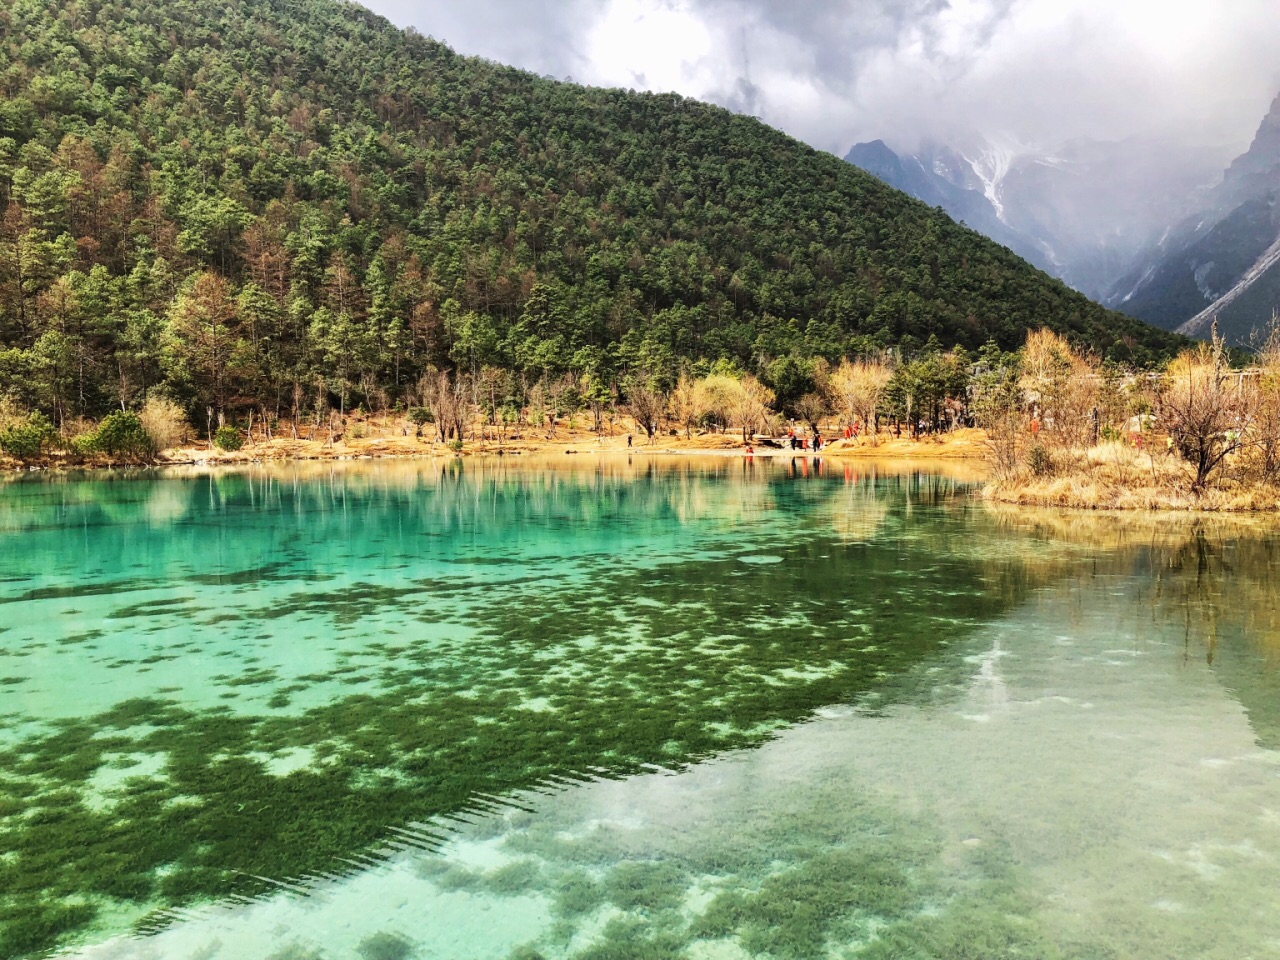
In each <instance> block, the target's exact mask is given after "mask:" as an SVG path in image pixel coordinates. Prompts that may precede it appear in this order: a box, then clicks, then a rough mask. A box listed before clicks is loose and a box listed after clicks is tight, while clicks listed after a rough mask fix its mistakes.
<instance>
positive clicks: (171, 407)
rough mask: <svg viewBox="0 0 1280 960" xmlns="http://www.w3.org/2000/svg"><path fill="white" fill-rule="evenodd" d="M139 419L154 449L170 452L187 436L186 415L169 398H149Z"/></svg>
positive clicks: (139, 414)
mask: <svg viewBox="0 0 1280 960" xmlns="http://www.w3.org/2000/svg"><path fill="white" fill-rule="evenodd" d="M138 419H140V420H141V421H142V428H143V429H144V430H146V431H147V436H148V437H150V438H151V446H152V449H155V450H168V449H170V448H172V447H176V446H178V444H180V443H182V441H183V440H184V439H185V438H186V436H187V418H186V415H185V414H184V413H183V412H182V407H180V406H179V405H178V404H176V403H174V402H173V401H172V400H170V399H169V398H168V397H164V396H154V397H148V398H147V402H146V403H145V404H143V407H142V410H141V411H140V412H139V413H138Z"/></svg>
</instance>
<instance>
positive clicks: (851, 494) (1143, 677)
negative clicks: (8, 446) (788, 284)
mask: <svg viewBox="0 0 1280 960" xmlns="http://www.w3.org/2000/svg"><path fill="white" fill-rule="evenodd" d="M866 469H867V468H864V467H859V468H857V469H856V472H855V470H854V469H852V468H850V469H848V470H846V468H844V467H840V468H839V469H837V470H836V471H834V472H829V468H824V471H823V474H822V475H818V474H816V473H815V472H814V471H812V470H810V471H809V473H810V475H809V476H808V477H805V476H803V475H796V474H793V472H792V470H791V469H790V466H789V464H787V463H779V464H767V463H765V464H756V465H755V466H754V467H748V466H746V465H744V464H743V463H741V462H739V461H727V460H720V461H714V462H709V463H707V462H703V463H698V462H690V461H679V462H675V463H671V464H664V465H659V466H656V467H655V466H652V465H648V464H641V463H639V462H637V463H636V464H635V465H634V466H628V465H624V464H622V463H621V462H613V463H609V464H607V465H605V466H602V467H600V468H598V469H597V468H596V466H595V465H594V464H591V463H583V464H581V465H575V466H574V467H573V468H568V467H564V466H560V467H557V468H550V467H525V466H508V465H481V464H475V463H468V464H466V465H465V466H461V465H450V466H448V467H446V468H444V469H443V470H442V469H441V468H440V467H438V466H428V465H419V464H398V465H388V466H378V467H368V468H358V469H356V468H352V469H346V470H337V471H334V470H330V469H328V468H324V469H315V468H309V469H308V468H297V469H292V468H291V469H286V470H281V471H274V472H269V473H267V472H263V473H243V474H221V475H216V476H213V477H210V476H193V477H175V478H171V479H160V478H157V477H154V476H152V477H148V478H146V479H131V480H128V481H123V480H122V481H116V482H102V481H98V480H94V481H71V482H59V483H20V484H11V485H9V486H8V487H6V488H4V489H3V490H2V491H0V531H2V533H0V536H3V538H4V543H5V549H4V550H3V551H2V552H0V558H2V559H0V614H2V615H0V678H3V682H4V684H5V685H4V686H3V687H0V693H2V694H3V701H0V702H2V703H3V706H2V707H0V713H3V715H4V717H3V721H2V723H0V761H2V762H0V816H3V817H4V818H5V820H4V824H3V826H4V827H5V830H4V831H3V833H2V834H0V836H3V838H4V839H0V904H2V906H0V910H3V913H0V933H2V934H3V936H4V937H5V938H7V939H6V940H5V943H6V950H5V951H0V953H3V954H4V955H9V954H17V955H21V954H22V953H23V952H26V953H28V954H31V955H38V954H39V953H41V952H46V951H47V949H48V948H49V947H50V946H51V945H53V944H55V943H57V942H60V943H61V944H62V945H64V946H68V947H73V948H74V949H75V951H76V952H77V953H78V954H80V955H83V956H92V957H196V956H199V957H209V958H212V957H245V958H252V957H262V958H276V960H283V958H286V957H294V958H306V957H335V958H336V957H345V956H352V957H386V958H405V957H458V958H464V957H495V958H506V957H526V958H532V957H538V956H541V957H545V958H553V957H555V958H559V957H582V958H592V957H635V956H641V957H644V956H652V957H679V956H687V957H742V956H762V957H770V956H776V957H828V956H830V957H917V956H921V957H964V956H972V957H1000V956H1009V957H1014V956H1017V957H1058V956H1062V957H1089V958H1092V957H1135V958H1145V957H1152V958H1155V957H1168V956H1206V957H1208V956H1215V957H1216V956H1221V957H1224V958H1225V957H1233V958H1238V957H1248V956H1258V957H1263V956H1271V955H1275V954H1276V953H1277V952H1278V951H1280V926H1278V921H1277V920H1276V915H1277V911H1276V910H1275V909H1274V908H1275V905H1276V904H1275V895H1274V890H1275V889H1276V888H1277V883H1276V881H1277V880H1280V861H1278V860H1277V855H1278V854H1280V754H1277V752H1276V750H1275V748H1276V746H1277V745H1278V744H1280V737H1277V735H1276V734H1277V731H1278V730H1280V724H1277V722H1276V718H1277V716H1280V684H1277V683H1276V682H1275V674H1274V672H1273V667H1274V665H1275V664H1274V659H1275V657H1276V655H1277V654H1280V644H1277V643H1276V636H1277V632H1276V627H1275V625H1274V624H1273V623H1272V622H1271V618H1272V617H1273V616H1274V611H1275V603H1274V600H1275V596H1274V593H1275V569H1276V568H1275V559H1274V556H1273V548H1272V542H1273V541H1272V537H1271V529H1270V528H1269V527H1268V526H1267V525H1265V524H1258V525H1252V524H1245V523H1234V522H1232V523H1226V524H1224V523H1223V522H1214V523H1210V524H1209V525H1208V526H1205V525H1203V524H1198V525H1191V524H1190V523H1189V522H1183V521H1171V520H1169V519H1167V518H1165V519H1162V520H1161V521H1159V522H1158V523H1157V522H1152V521H1143V520H1142V519H1140V518H1096V517H1083V518H1077V519H1068V520H1065V521H1064V520H1061V519H1058V518H1054V517H1052V516H1049V515H1042V514H1035V513H1028V512H1025V511H1021V512H1019V511H1007V510H1002V511H992V510H990V509H988V508H986V507H983V506H982V505H980V504H975V503H974V502H972V501H971V500H970V499H969V498H968V497H967V495H966V494H965V490H964V488H963V486H962V485H960V484H958V483H956V482H955V481H952V480H948V479H946V478H944V477H941V476H931V475H925V476H920V475H906V476H899V475H881V474H879V473H878V471H876V470H875V469H872V472H871V474H870V475H868V474H867V473H866ZM797 473H798V471H797ZM10 545H12V546H13V549H10V548H9V547H10ZM802 721H803V722H802ZM646 769H648V770H649V771H650V772H644V771H645V770H646ZM227 898H232V899H231V900H228V899H227ZM245 898H249V899H247V900H246V899H245ZM236 900H238V901H239V903H237V902H234V901H236ZM211 901H217V903H216V904H215V905H213V906H210V905H209V904H210V902H211ZM135 926H136V927H140V928H142V929H146V930H149V931H158V932H155V933H154V934H153V935H152V936H148V937H144V938H141V939H136V938H132V937H123V938H122V937H121V934H125V933H127V932H128V931H129V930H130V929H131V927H135Z"/></svg>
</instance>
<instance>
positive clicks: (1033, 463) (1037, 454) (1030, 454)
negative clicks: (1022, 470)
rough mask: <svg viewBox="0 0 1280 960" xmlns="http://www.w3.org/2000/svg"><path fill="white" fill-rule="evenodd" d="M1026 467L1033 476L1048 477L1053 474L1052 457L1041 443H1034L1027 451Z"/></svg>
mask: <svg viewBox="0 0 1280 960" xmlns="http://www.w3.org/2000/svg"><path fill="white" fill-rule="evenodd" d="M1027 468H1028V469H1029V470H1030V471H1031V473H1032V474H1033V475H1034V476H1037V477H1049V476H1052V475H1053V457H1052V456H1051V455H1050V454H1049V451H1048V450H1046V449H1045V448H1044V447H1043V446H1042V445H1040V444H1038V443H1037V444H1036V445H1035V446H1034V447H1032V448H1031V449H1030V450H1028V451H1027Z"/></svg>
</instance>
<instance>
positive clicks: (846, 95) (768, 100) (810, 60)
mask: <svg viewBox="0 0 1280 960" xmlns="http://www.w3.org/2000/svg"><path fill="white" fill-rule="evenodd" d="M367 2H369V5H370V6H371V7H373V9H375V10H377V11H378V12H380V13H383V14H385V15H387V16H388V17H390V18H391V19H392V20H394V21H395V22H397V23H399V24H401V25H404V26H408V25H410V24H412V25H414V26H416V27H417V28H418V29H419V30H421V31H422V32H424V33H429V34H431V35H433V36H435V37H437V38H438V39H442V40H445V41H446V42H448V43H449V44H450V45H452V46H453V47H454V48H455V49H457V50H458V51H459V52H461V53H469V54H478V55H482V56H487V57H490V58H492V59H495V60H500V61H503V62H507V63H513V64H515V65H517V66H521V67H525V68H526V69H531V70H534V71H536V72H538V73H544V74H552V75H554V76H557V77H564V76H572V77H574V78H575V79H577V80H579V81H582V82H586V83H592V84H599V85H608V86H621V87H633V88H637V89H640V88H643V89H650V90H676V91H679V92H681V93H684V94H687V95H690V96H695V97H700V98H703V99H708V100H712V101H714V102H717V103H720V104H722V105H724V106H726V107H728V108H730V109H733V110H738V111H741V112H743V113H749V114H753V115H756V116H759V117H761V118H762V119H764V120H765V121H766V122H768V123H771V124H773V125H775V126H777V127H780V128H782V129H784V130H786V131H788V132H789V133H791V134H793V135H795V136H797V137H800V138H801V139H804V140H806V141H808V142H809V143H812V144H813V145H814V146H817V147H820V148H822V149H827V150H832V151H835V152H838V153H843V152H844V151H845V150H846V149H848V147H849V146H850V145H851V144H852V143H853V142H854V141H855V140H865V139H873V138H876V137H883V138H885V139H889V140H890V141H891V142H897V143H899V144H902V145H906V146H911V145H913V143H914V142H915V141H918V140H920V139H925V138H929V137H939V138H947V137H951V136H961V135H963V134H964V133H965V132H966V131H970V130H976V131H980V132H982V133H985V134H988V135H993V134H994V135H1001V136H1005V137H1007V138H1013V139H1016V140H1019V141H1021V142H1025V143H1035V144H1038V145H1041V146H1046V147H1048V146H1054V145H1056V144H1058V143H1061V142H1064V141H1067V140H1071V139H1076V138H1121V137H1125V136H1129V135H1134V134H1137V135H1142V136H1147V137H1159V138H1165V139H1168V140H1169V141H1171V142H1174V143H1185V144H1187V145H1189V146H1196V147H1198V148H1204V147H1209V148H1212V149H1213V150H1217V151H1219V152H1220V153H1221V156H1222V158H1223V160H1224V162H1225V160H1226V159H1227V158H1229V157H1230V156H1232V155H1234V154H1235V153H1238V152H1240V151H1241V150H1243V149H1244V147H1246V146H1247V145H1248V143H1249V140H1250V138H1251V137H1252V134H1253V131H1254V129H1255V128H1256V127H1257V124H1258V122H1259V121H1260V120H1261V118H1262V116H1263V115H1264V113H1265V112H1266V109H1267V107H1268V105H1269V104H1270V101H1271V99H1272V98H1273V97H1274V96H1275V94H1276V92H1277V91H1278V90H1280V58H1277V57H1276V56H1275V51H1276V49H1280V17H1276V16H1275V14H1274V2H1275V0H1227V2H1222V3H1196V4H1192V3H1188V2H1179V0H825V2H821V3H819V2H799V0H595V2H592V0H558V2H544V3H538V4H530V3H528V2H527V0H468V2H467V3H465V4H459V3H456V2H451V3H443V2H427V3H421V2H419V3H413V2H412V0H367Z"/></svg>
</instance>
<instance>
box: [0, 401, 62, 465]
mask: <svg viewBox="0 0 1280 960" xmlns="http://www.w3.org/2000/svg"><path fill="white" fill-rule="evenodd" d="M57 435H58V431H57V430H55V429H54V428H53V424H52V423H50V422H49V420H48V418H47V417H45V415H44V414H43V413H41V412H40V411H39V410H37V411H36V412H35V413H32V414H31V415H30V416H28V417H27V418H26V419H25V420H23V421H19V422H17V423H13V424H11V425H9V426H8V427H7V428H6V429H4V430H0V450H3V451H4V452H5V453H7V454H9V456H11V457H14V458H16V459H18V460H23V461H26V460H34V459H35V458H36V457H38V456H40V454H41V453H43V452H44V449H45V447H46V446H47V445H48V444H49V443H50V442H51V441H52V440H53V438H54V437H56V436H57Z"/></svg>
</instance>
